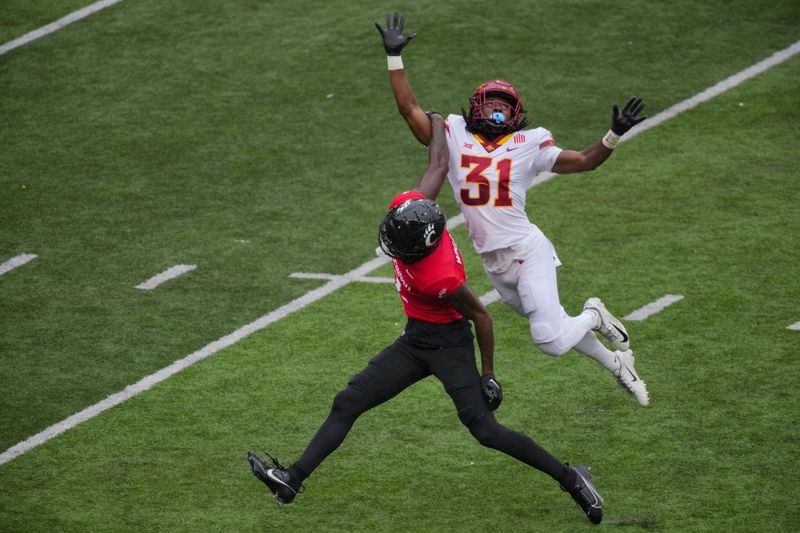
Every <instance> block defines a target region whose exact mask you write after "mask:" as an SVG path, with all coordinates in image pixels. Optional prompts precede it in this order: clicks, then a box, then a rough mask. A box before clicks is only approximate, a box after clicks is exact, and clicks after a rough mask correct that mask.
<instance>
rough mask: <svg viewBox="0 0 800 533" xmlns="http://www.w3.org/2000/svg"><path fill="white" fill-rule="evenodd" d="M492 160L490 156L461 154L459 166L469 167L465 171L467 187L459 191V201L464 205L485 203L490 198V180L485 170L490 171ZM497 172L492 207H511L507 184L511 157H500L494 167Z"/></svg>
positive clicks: (509, 178)
mask: <svg viewBox="0 0 800 533" xmlns="http://www.w3.org/2000/svg"><path fill="white" fill-rule="evenodd" d="M493 161H494V160H493V159H492V158H491V157H482V156H478V155H468V154H461V168H468V169H470V170H469V172H468V173H467V177H466V182H467V184H468V186H467V187H463V188H462V189H461V191H460V194H461V201H462V202H463V203H464V205H470V206H480V205H486V204H488V203H489V202H490V201H491V200H492V190H491V189H492V181H491V180H490V179H489V177H488V176H486V174H485V172H486V171H487V170H489V172H491V169H490V167H491V165H492V162H493ZM494 170H495V172H496V174H497V192H496V195H495V197H494V202H493V204H492V205H493V207H511V205H512V201H511V194H510V193H509V190H508V184H509V181H510V180H511V159H501V160H500V161H498V162H497V164H496V165H495V168H494Z"/></svg>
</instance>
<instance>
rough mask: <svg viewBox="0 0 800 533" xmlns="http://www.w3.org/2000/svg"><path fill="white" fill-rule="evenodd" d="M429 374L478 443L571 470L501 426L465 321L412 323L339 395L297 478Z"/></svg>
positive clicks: (555, 473)
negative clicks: (364, 418) (369, 414)
mask: <svg viewBox="0 0 800 533" xmlns="http://www.w3.org/2000/svg"><path fill="white" fill-rule="evenodd" d="M431 374H433V375H434V376H436V378H437V379H438V380H439V381H441V383H442V385H443V386H444V389H445V391H447V394H449V395H450V397H451V398H452V399H453V403H454V404H455V407H456V410H457V411H458V417H459V419H460V420H461V422H462V423H463V424H464V425H465V426H466V427H467V428H468V429H469V431H470V433H472V435H473V436H474V437H475V438H476V439H477V440H478V442H480V443H481V444H482V445H484V446H487V447H489V448H494V449H496V450H499V451H501V452H503V453H506V454H508V455H510V456H512V457H514V458H516V459H518V460H520V461H522V462H523V463H526V464H528V465H530V466H532V467H534V468H536V469H538V470H541V471H542V472H545V473H546V474H548V475H550V476H551V477H553V478H554V479H555V480H557V481H559V482H561V481H562V479H563V477H564V476H565V475H566V474H567V470H566V468H565V467H564V465H562V464H561V462H559V461H558V460H557V459H556V458H555V457H553V456H552V455H550V454H549V453H548V452H547V451H546V450H544V449H543V448H541V447H540V446H539V445H538V444H536V443H535V442H534V441H533V440H532V439H530V438H529V437H527V436H525V435H523V434H522V433H519V432H516V431H512V430H510V429H508V428H506V427H505V426H502V425H501V424H499V423H498V422H497V420H496V419H495V417H494V414H493V413H492V412H491V411H490V410H489V408H488V407H487V405H486V402H485V400H484V398H483V394H482V393H481V389H480V375H479V374H478V368H477V366H476V363H475V352H474V347H473V337H472V332H471V330H470V327H469V323H468V322H467V321H466V320H458V321H456V322H452V323H450V324H432V323H429V322H423V321H419V320H414V319H409V321H408V324H407V326H406V330H405V333H404V334H403V335H402V336H401V337H399V338H398V339H397V340H396V341H395V342H394V343H393V344H392V345H390V346H388V347H386V348H385V349H384V350H383V351H381V352H380V353H379V354H378V355H376V356H375V357H374V358H373V359H372V360H371V361H370V362H369V364H368V365H367V366H366V368H364V369H363V370H362V371H361V372H359V373H358V374H356V375H355V376H353V377H352V378H351V379H350V382H349V383H348V386H347V388H345V389H344V390H342V391H340V392H339V393H338V394H337V395H336V396H335V398H334V400H333V408H332V409H331V412H330V414H329V415H328V418H327V419H326V420H325V422H324V423H323V424H322V426H321V427H320V428H319V430H318V431H317V434H316V435H315V436H314V438H313V439H312V440H311V442H310V443H309V445H308V447H307V448H306V450H305V451H304V452H303V454H302V456H300V458H299V459H298V460H297V461H296V462H295V463H294V465H293V466H294V467H295V468H296V469H299V470H300V472H298V474H299V475H301V476H303V477H305V476H308V475H310V474H311V473H312V472H313V471H314V469H316V468H317V466H319V464H320V463H321V462H322V461H323V460H324V459H325V458H326V457H327V456H328V455H329V454H331V453H332V452H333V451H334V450H336V448H338V447H339V445H340V444H341V443H342V441H344V439H345V437H346V436H347V433H348V432H349V431H350V428H351V427H353V424H354V423H355V421H356V419H357V418H358V417H359V416H360V415H361V414H363V413H364V412H366V411H368V410H369V409H372V408H373V407H375V406H377V405H380V404H382V403H383V402H385V401H387V400H389V399H391V398H393V397H394V396H396V395H397V394H399V393H400V392H401V391H403V390H405V389H406V388H408V387H409V386H411V385H413V384H414V383H416V382H417V381H419V380H421V379H423V378H425V377H427V376H429V375H431Z"/></svg>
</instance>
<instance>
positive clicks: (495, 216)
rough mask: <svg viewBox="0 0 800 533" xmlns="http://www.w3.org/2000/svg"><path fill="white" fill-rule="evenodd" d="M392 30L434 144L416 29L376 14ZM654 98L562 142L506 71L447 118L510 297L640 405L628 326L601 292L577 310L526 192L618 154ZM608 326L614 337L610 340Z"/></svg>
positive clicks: (643, 401)
mask: <svg viewBox="0 0 800 533" xmlns="http://www.w3.org/2000/svg"><path fill="white" fill-rule="evenodd" d="M375 26H376V27H377V28H378V31H379V32H380V34H381V37H382V39H383V45H384V49H385V50H386V54H387V62H388V67H389V81H390V84H391V87H392V93H393V94H394V97H395V101H396V103H397V107H398V110H399V111H400V114H401V115H402V116H403V118H404V119H405V121H406V123H407V124H408V126H409V128H410V129H411V132H412V133H413V134H414V136H415V137H416V138H417V140H419V142H421V143H422V144H424V145H426V146H427V145H428V143H429V142H430V139H431V122H430V120H429V114H428V113H425V112H424V111H423V110H422V108H421V107H420V105H419V103H418V102H417V99H416V96H415V95H414V92H413V91H412V89H411V85H410V84H409V83H408V80H407V79H406V76H405V69H404V67H403V61H402V59H401V56H400V53H401V51H402V49H403V48H404V47H405V46H406V45H407V44H408V43H409V42H410V41H411V39H413V38H414V37H415V35H416V34H410V35H406V34H404V33H403V30H404V18H403V17H402V16H401V15H400V14H399V13H395V14H394V18H393V19H392V18H391V17H390V16H389V15H387V16H386V27H385V28H384V27H382V26H381V25H380V24H379V23H377V22H376V23H375ZM643 108H644V103H643V102H642V100H641V99H640V98H636V97H632V98H631V99H630V100H628V102H627V103H626V104H625V105H624V106H623V108H622V110H621V111H620V110H619V109H618V108H617V106H616V105H614V106H613V108H612V120H611V129H610V130H609V131H608V133H606V134H605V136H603V138H602V139H601V140H600V141H598V142H596V143H594V144H592V145H591V146H589V147H588V148H585V149H584V150H581V151H575V150H564V149H561V148H559V147H558V146H557V145H556V143H555V141H554V140H553V137H552V135H551V134H550V132H549V131H548V130H546V129H544V128H528V121H527V119H526V118H525V117H524V115H525V109H524V107H523V105H522V100H521V99H520V96H519V93H518V92H517V90H516V89H515V88H514V87H513V86H512V85H511V84H510V83H508V82H506V81H504V80H491V81H487V82H486V83H483V84H481V85H480V86H479V87H478V88H477V89H475V91H474V92H473V94H472V96H471V97H470V99H469V113H466V112H463V113H462V115H450V116H448V117H447V121H446V131H447V142H448V148H449V152H450V161H449V170H448V179H449V181H450V184H451V186H452V188H453V193H454V195H455V198H456V201H457V202H458V204H459V207H460V208H461V212H462V213H463V215H464V219H465V221H466V225H467V231H468V232H469V236H470V238H471V239H472V242H473V245H474V246H475V250H476V251H477V252H478V254H480V257H481V260H482V261H483V265H484V270H485V271H486V274H487V275H488V277H489V279H490V280H491V282H492V285H494V287H495V289H496V290H497V292H498V293H499V294H500V296H501V298H502V299H503V301H504V302H505V303H506V304H508V305H509V306H511V307H512V308H513V309H514V310H516V311H517V312H518V313H520V314H522V315H524V316H526V317H527V318H528V321H529V323H530V330H531V337H532V338H533V342H534V343H535V344H536V346H538V347H539V349H540V350H542V351H543V352H544V353H546V354H548V355H552V356H559V355H563V354H564V353H566V352H567V351H569V350H570V349H574V350H576V351H578V352H579V353H582V354H584V355H587V356H589V357H591V358H593V359H595V360H596V361H597V362H598V363H600V364H601V365H602V366H603V367H605V368H606V369H607V370H609V371H610V372H611V373H612V374H613V375H614V377H615V378H616V379H617V381H618V382H619V384H620V385H621V386H622V387H623V388H624V389H625V390H627V391H628V392H630V393H631V394H632V395H633V396H634V397H635V398H636V400H637V401H638V402H639V404H640V405H642V406H646V405H648V403H649V401H650V400H649V395H648V392H647V387H646V385H645V383H644V381H643V380H642V379H641V378H640V377H639V375H638V374H637V372H636V370H635V368H634V357H633V352H632V351H631V349H630V341H629V339H628V333H627V331H626V329H625V326H624V325H623V324H622V322H620V321H619V320H618V319H617V318H616V317H615V316H614V315H612V314H611V313H610V312H609V311H608V309H606V307H605V305H604V304H603V303H602V302H601V301H600V299H599V298H589V299H588V300H586V303H585V304H584V307H583V311H582V312H581V313H580V314H579V315H577V316H569V315H568V314H567V313H566V311H565V310H564V308H563V307H562V306H561V303H560V299H559V296H558V285H557V282H556V267H557V266H559V265H560V264H561V263H560V261H559V260H558V256H557V255H556V252H555V249H554V248H553V245H552V243H551V242H550V241H549V240H548V239H547V237H546V236H545V235H544V234H543V233H542V231H541V230H540V229H539V228H538V227H537V226H536V225H535V224H533V223H531V222H530V220H529V219H528V216H527V214H526V212H525V197H526V191H527V189H528V187H529V186H530V185H531V182H532V181H533V178H534V176H535V175H536V174H537V173H540V172H554V173H556V174H570V173H574V172H585V171H589V170H593V169H595V168H597V167H598V166H599V165H601V164H602V163H603V162H604V161H605V160H606V159H608V157H609V156H610V155H611V153H612V151H613V150H614V148H615V146H616V145H617V143H618V142H619V139H620V138H621V137H622V136H623V135H624V134H625V133H626V132H627V131H628V130H630V129H631V128H632V127H633V126H635V125H636V124H638V123H639V122H641V121H642V120H644V119H645V118H646V117H645V116H640V113H641V111H642V109H643ZM594 331H597V332H599V333H600V334H602V335H603V337H605V339H606V340H607V341H608V342H609V343H610V344H611V345H613V347H614V348H615V350H610V349H609V348H607V347H606V346H605V345H604V344H603V343H602V342H601V341H600V340H599V339H598V338H597V336H596V335H595V333H594Z"/></svg>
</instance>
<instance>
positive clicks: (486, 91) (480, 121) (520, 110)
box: [462, 80, 528, 138]
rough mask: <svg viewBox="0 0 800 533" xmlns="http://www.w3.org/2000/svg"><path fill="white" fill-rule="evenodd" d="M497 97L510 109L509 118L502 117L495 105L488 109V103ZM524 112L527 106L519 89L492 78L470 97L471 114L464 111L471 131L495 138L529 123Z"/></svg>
mask: <svg viewBox="0 0 800 533" xmlns="http://www.w3.org/2000/svg"><path fill="white" fill-rule="evenodd" d="M495 99H496V100H500V101H502V102H503V103H504V104H505V105H504V106H503V107H504V109H505V110H508V111H510V113H509V114H508V118H505V117H500V116H499V115H498V114H497V113H495V112H494V107H492V108H490V110H488V111H487V109H485V107H486V104H487V103H489V102H491V101H492V100H495ZM462 112H463V111H462ZM524 114H525V108H524V107H523V106H522V100H521V99H520V97H519V93H517V90H516V89H515V88H514V87H513V86H512V85H511V84H510V83H508V82H506V81H503V80H492V81H487V82H486V83H484V84H482V85H481V86H480V87H478V88H477V89H475V92H474V93H473V94H472V96H470V98H469V115H467V114H466V113H464V115H465V116H464V118H465V120H466V121H467V130H468V131H469V132H471V133H480V134H482V135H486V136H488V137H490V138H494V137H497V136H499V135H502V134H505V133H511V132H514V131H518V130H521V129H524V128H525V127H526V126H527V125H528V120H527V119H526V118H525V117H523V115H524Z"/></svg>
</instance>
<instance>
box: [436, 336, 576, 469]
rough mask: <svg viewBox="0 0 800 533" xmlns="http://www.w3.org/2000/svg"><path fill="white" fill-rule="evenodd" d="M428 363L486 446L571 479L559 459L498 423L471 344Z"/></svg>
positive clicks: (460, 415) (445, 351) (441, 353)
mask: <svg viewBox="0 0 800 533" xmlns="http://www.w3.org/2000/svg"><path fill="white" fill-rule="evenodd" d="M427 362H428V364H429V368H430V372H431V373H432V374H433V375H434V376H436V378H437V379H438V380H439V381H440V382H441V383H442V385H443V386H444V389H445V391H446V392H447V394H448V395H450V398H452V400H453V404H454V405H455V407H456V410H457V412H458V418H459V420H461V423H462V424H464V425H465V426H466V427H467V429H469V431H470V433H471V434H472V436H473V437H475V438H476V439H477V440H478V442H480V443H481V444H482V445H483V446H486V447H488V448H493V449H495V450H499V451H501V452H503V453H506V454H508V455H510V456H512V457H514V458H515V459H518V460H520V461H522V462H523V463H526V464H528V465H530V466H532V467H534V468H536V469H537V470H541V471H542V472H545V473H546V474H548V475H549V476H551V477H552V478H553V479H556V480H557V481H559V482H561V481H562V480H563V479H564V476H567V475H569V472H568V471H567V469H566V468H565V467H564V465H563V464H561V462H560V461H558V459H556V458H555V457H553V456H552V455H550V454H549V453H548V452H547V451H546V450H544V449H543V448H542V447H540V446H539V445H538V444H536V443H535V442H534V441H533V440H532V439H530V438H529V437H527V436H525V435H523V434H522V433H519V432H516V431H512V430H510V429H508V428H506V427H505V426H503V425H501V424H499V423H498V422H497V420H496V419H495V417H494V415H493V414H492V412H491V411H490V410H489V407H488V406H487V404H486V400H485V399H484V397H483V394H482V393H481V388H480V375H479V374H478V368H477V365H476V363H475V352H474V347H473V344H472V341H471V340H470V343H469V344H468V345H463V344H462V345H460V346H453V347H450V348H445V349H443V350H439V351H438V352H437V353H435V354H433V355H432V356H431V357H430V358H429V359H428V360H427Z"/></svg>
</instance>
